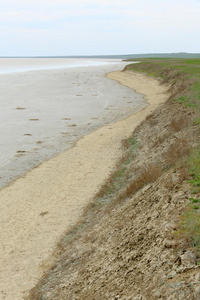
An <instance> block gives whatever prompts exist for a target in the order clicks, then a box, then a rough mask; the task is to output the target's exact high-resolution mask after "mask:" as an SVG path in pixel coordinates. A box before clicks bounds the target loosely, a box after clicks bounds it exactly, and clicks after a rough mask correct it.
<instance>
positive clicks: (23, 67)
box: [0, 57, 121, 74]
mask: <svg viewBox="0 0 200 300" xmlns="http://www.w3.org/2000/svg"><path fill="white" fill-rule="evenodd" d="M120 61H121V60H120V59H115V60H114V59H94V58H88V59H83V58H12V57H11V58H10V57H8V58H3V57H0V74H6V73H15V72H26V71H36V70H52V69H65V68H76V67H87V66H102V65H106V64H112V63H116V62H120Z"/></svg>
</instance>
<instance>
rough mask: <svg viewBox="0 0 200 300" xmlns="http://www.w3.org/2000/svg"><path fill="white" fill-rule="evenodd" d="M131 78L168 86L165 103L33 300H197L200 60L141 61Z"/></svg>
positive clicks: (132, 141) (65, 243) (131, 142)
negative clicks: (139, 75) (148, 78)
mask: <svg viewBox="0 0 200 300" xmlns="http://www.w3.org/2000/svg"><path fill="white" fill-rule="evenodd" d="M131 70H134V71H139V72H144V73H146V74H148V75H150V76H156V77H157V78H159V80H160V81H161V82H163V83H168V84H170V85H171V88H170V92H171V97H170V99H169V101H168V102H167V103H165V104H164V105H163V106H162V107H161V108H160V109H158V110H157V111H156V112H154V113H153V114H152V115H150V116H148V117H147V119H146V120H145V121H144V122H143V123H142V124H141V125H140V126H139V127H138V128H137V129H136V130H135V132H134V133H133V135H132V136H131V137H130V138H129V139H128V140H126V141H124V157H123V158H122V160H121V162H120V163H119V165H118V166H117V167H116V171H115V172H114V173H113V174H112V175H111V177H110V179H109V180H108V182H107V183H106V184H105V186H103V187H102V188H101V190H100V191H99V193H98V194H97V195H96V197H95V199H94V200H93V202H92V203H90V205H89V206H88V207H87V208H86V210H85V214H84V216H83V219H82V220H81V221H80V223H79V224H77V225H76V226H75V227H74V228H73V229H72V230H71V231H70V232H67V233H66V234H65V235H64V236H63V238H62V240H61V241H60V243H59V245H58V248H57V249H56V251H57V257H58V260H57V262H56V263H55V264H54V265H53V266H52V268H51V269H50V270H49V272H48V273H47V274H46V275H45V276H44V278H43V279H42V280H41V281H40V282H39V283H38V285H37V286H36V288H34V289H33V290H32V291H31V294H30V296H29V299H87V300H89V299H133V296H134V297H139V298H140V296H141V295H142V296H143V299H158V298H159V297H161V298H163V299H169V296H170V297H171V295H172V294H173V295H174V297H175V298H170V299H182V298H181V296H183V297H184V299H197V297H198V296H199V297H200V291H198V289H197V288H196V283H195V282H196V281H195V280H196V279H193V277H192V276H196V273H193V271H195V270H196V269H195V267H198V265H199V263H200V143H199V137H200V59H187V60H186V59H148V60H147V59H144V60H142V62H141V63H140V64H131V65H129V66H127V67H126V69H125V71H131ZM166 227H167V228H169V229H168V230H166V232H165V228H166ZM163 245H164V248H163ZM158 254H159V257H160V258H159V259H157V256H158ZM186 254H187V255H188V256H190V266H189V267H188V261H187V259H186V256H187V255H186ZM144 270H145V272H144ZM182 272H187V274H185V273H184V274H185V275H184V276H182V275H181V274H182ZM187 276H188V277H187ZM188 278H189V279H188ZM195 278H196V277H195ZM132 282H134V284H132ZM198 293H199V294H198ZM116 295H117V296H116ZM180 295H181V296H180ZM115 296H116V297H117V298H115ZM123 297H124V298H123ZM139 298H138V299H139Z"/></svg>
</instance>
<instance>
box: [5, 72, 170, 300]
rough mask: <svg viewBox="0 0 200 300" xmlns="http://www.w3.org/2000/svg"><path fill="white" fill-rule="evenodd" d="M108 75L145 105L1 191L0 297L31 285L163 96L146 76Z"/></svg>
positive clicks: (13, 295)
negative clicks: (130, 139)
mask: <svg viewBox="0 0 200 300" xmlns="http://www.w3.org/2000/svg"><path fill="white" fill-rule="evenodd" d="M108 77H109V79H112V80H115V81H118V82H119V83H120V84H121V85H124V86H127V87H129V88H131V89H134V90H135V91H136V92H137V93H141V94H143V95H144V97H145V98H146V101H147V103H148V106H147V107H146V108H143V109H142V110H141V111H139V112H137V113H135V114H132V115H131V116H129V117H126V118H125V119H123V120H120V121H117V122H115V123H111V124H108V125H105V126H103V127H101V128H98V129H96V130H95V131H94V132H92V133H90V134H88V135H85V136H84V137H82V138H81V139H80V140H79V141H78V142H76V144H75V145H74V146H73V147H72V148H70V149H68V150H67V151H65V152H64V153H62V154H60V155H58V156H56V157H54V158H52V159H50V160H48V161H46V162H44V163H43V164H41V165H40V166H39V167H37V168H34V169H33V170H31V171H30V172H28V173H27V174H25V175H24V176H22V177H21V178H19V179H17V180H16V181H15V182H13V183H12V184H11V185H9V186H8V187H6V188H4V189H2V190H0V201H1V206H2V209H1V211H0V231H1V232H0V234H1V248H0V260H1V261H0V264H1V270H0V277H1V282H0V285H1V289H0V298H1V299H9V300H10V299H15V300H18V299H23V296H24V295H25V294H26V292H27V291H28V290H29V289H31V288H32V287H33V286H34V284H35V283H36V282H37V280H38V279H39V278H40V277H41V275H42V274H43V271H44V266H45V267H46V266H47V265H48V258H49V257H50V255H51V253H52V251H53V248H54V246H55V245H56V242H57V241H58V240H59V237H60V236H61V235H62V233H63V232H64V231H65V230H67V229H68V228H70V226H72V225H74V224H75V223H76V222H77V221H78V219H79V218H80V216H81V214H82V211H83V208H84V207H85V206H86V205H87V204H88V203H89V202H90V201H91V199H92V198H93V196H94V195H95V193H96V192H97V191H98V190H99V188H100V187H101V185H102V184H104V183H105V181H106V179H107V178H108V176H109V174H110V173H111V172H112V171H113V169H114V167H115V165H116V163H117V162H118V160H119V159H120V157H121V156H122V154H123V147H122V141H123V140H124V139H126V138H128V137H129V136H130V134H131V133H132V132H133V131H134V129H135V128H136V127H137V126H138V125H139V124H140V122H141V121H143V120H144V119H145V118H146V116H147V115H148V114H150V113H151V112H152V111H154V110H155V109H156V108H157V107H158V106H159V105H160V104H161V103H163V102H164V101H166V100H167V97H168V95H167V87H164V86H163V85H162V86H161V85H160V84H159V82H158V81H157V80H155V79H151V78H149V77H148V78H147V77H146V76H145V75H142V74H138V73H133V72H119V71H116V72H114V73H110V74H108ZM107 80H108V79H107ZM108 81H109V80H108ZM119 83H117V84H118V85H119Z"/></svg>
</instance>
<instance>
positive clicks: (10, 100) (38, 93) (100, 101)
mask: <svg viewBox="0 0 200 300" xmlns="http://www.w3.org/2000/svg"><path fill="white" fill-rule="evenodd" d="M97 62H98V61H97ZM83 63H84V62H83ZM85 63H86V62H85ZM126 64H127V63H125V62H119V61H118V62H116V61H112V62H109V63H108V61H106V62H105V64H104V63H103V62H102V64H101V66H87V67H83V66H82V67H80V66H79V67H75V66H73V67H68V68H65V69H63V68H61V69H58V66H57V68H56V69H51V70H43V71H42V70H38V71H27V72H21V73H10V74H2V75H0V95H1V96H0V101H1V110H0V122H1V123H0V125H1V126H0V136H1V141H0V170H1V171H0V177H1V178H0V187H3V186H4V185H5V184H8V183H9V182H10V181H12V180H13V179H15V178H16V177H18V176H21V175H23V174H24V173H25V172H27V171H28V170H30V169H31V168H33V167H35V166H37V165H38V164H40V163H41V162H43V161H44V160H47V159H49V158H51V157H53V156H54V155H56V154H58V153H61V152H62V151H64V150H66V149H67V148H69V147H71V146H72V145H73V143H74V142H75V141H76V140H77V139H78V138H80V137H81V136H83V135H85V134H88V133H89V132H91V131H93V130H95V129H96V128H98V127H100V126H102V125H104V124H107V123H111V122H114V121H116V120H119V119H123V118H125V117H126V116H128V115H130V114H132V113H134V112H136V111H138V110H140V109H141V108H143V107H145V106H146V103H145V101H144V99H143V97H142V96H141V95H139V94H136V93H134V92H133V90H131V89H130V88H128V87H125V86H122V85H120V84H119V83H117V82H115V81H113V80H110V79H108V78H106V77H105V74H106V73H107V72H111V71H115V70H121V69H123V68H124V66H125V65H126Z"/></svg>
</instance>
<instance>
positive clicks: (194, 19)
mask: <svg viewBox="0 0 200 300" xmlns="http://www.w3.org/2000/svg"><path fill="white" fill-rule="evenodd" d="M161 52H193V53H194V52H200V0H97V1H91V0H0V56H15V55H16V56H26V55H27V56H29V55H33V56H37V55H100V54H133V53H161Z"/></svg>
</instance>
